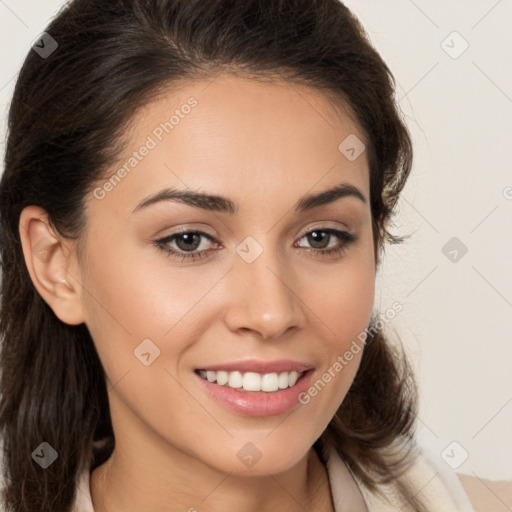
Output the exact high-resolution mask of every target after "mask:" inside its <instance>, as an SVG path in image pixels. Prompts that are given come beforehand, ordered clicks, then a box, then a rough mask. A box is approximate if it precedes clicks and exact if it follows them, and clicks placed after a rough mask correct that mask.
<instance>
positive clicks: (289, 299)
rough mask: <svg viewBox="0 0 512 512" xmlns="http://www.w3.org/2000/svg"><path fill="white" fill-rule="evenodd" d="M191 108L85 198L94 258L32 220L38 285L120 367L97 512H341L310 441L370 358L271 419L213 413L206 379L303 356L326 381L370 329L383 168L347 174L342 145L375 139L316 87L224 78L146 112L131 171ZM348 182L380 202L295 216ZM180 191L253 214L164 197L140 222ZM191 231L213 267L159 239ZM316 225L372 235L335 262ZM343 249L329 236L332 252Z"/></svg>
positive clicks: (29, 228)
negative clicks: (100, 190)
mask: <svg viewBox="0 0 512 512" xmlns="http://www.w3.org/2000/svg"><path fill="white" fill-rule="evenodd" d="M191 96H193V97H195V98H196V99H197V101H198V105H197V107H195V108H194V109H192V111H191V112H190V113H189V114H188V115H186V116H185V117H184V119H181V120H180V123H179V125H177V126H175V128H174V129H173V131H172V132H171V133H170V134H168V135H165V136H164V138H163V140H162V141H161V142H159V143H158V146H157V147H156V148H154V149H153V150H151V151H150V152H149V154H148V155H147V156H146V157H145V158H144V159H143V160H142V161H141V162H140V163H139V164H138V165H137V167H136V168H134V169H133V170H132V171H131V172H130V173H129V174H128V175H127V176H126V177H124V178H123V179H122V180H121V182H120V183H119V184H117V185H116V186H115V187H114V188H113V190H111V191H109V192H108V193H107V194H106V195H105V197H104V198H103V199H97V198H95V197H94V196H93V194H92V193H91V194H90V195H89V196H88V197H87V200H86V207H87V210H86V213H87V227H86V231H85V233H84V238H83V240H82V243H83V252H82V254H81V256H82V257H81V258H80V259H78V257H77V247H76V245H75V244H73V243H71V242H70V241H69V240H66V239H63V238H61V237H59V236H58V235H56V234H55V233H54V232H53V231H52V230H51V228H50V227H49V224H48V220H47V218H46V215H45V213H44V211H42V210H41V209H39V208H37V207H35V206H31V207H28V208H26V209H25V210H24V211H23V213H22V216H21V219H20V233H21V236H22V244H23V249H24V254H25V259H26V262H27V267H28V269H29V272H30V275H31V278H32V280H33V282H34V284H35V286H36V288H37V289H38V291H39V293H40V294H41V296H42V297H43V298H44V299H45V301H46V302H47V303H48V304H49V305H50V307H51V308H52V309H53V311H54V312H55V314H56V315H57V316H58V317H59V318H60V319H61V320H62V321H63V322H66V323H68V324H71V325H77V324H80V323H82V322H85V324H86V325H87V327H88V329H89V331H90V333H91V336H92V338H93V340H94V343H95V345H96V347H97V350H98V353H99V356H100V359H101V361H102V363H103V366H104V369H105V372H106V377H107V381H108V382H107V384H108V389H109V399H110V406H111V414H112V422H113V428H114V434H115V438H116V447H115V450H114V452H113V454H112V456H111V457H110V459H109V460H108V461H107V462H106V463H105V464H103V465H102V466H100V467H99V468H97V469H95V471H94V472H93V473H92V477H91V493H92V499H93V504H94V507H95V510H96V511H98V512H100V511H106V510H108V511H109V512H117V511H121V510H122V511H124V512H132V511H133V512H135V511H140V510H155V511H160V510H169V509H172V510H183V511H185V510H190V509H192V510H193V509H194V508H195V509H197V510H199V511H208V512H217V511H221V510H227V509H229V510H246V511H254V512H256V511H261V510H286V511H295V510H304V508H305V509H306V510H312V509H314V510H323V511H328V510H333V506H332V502H331V498H330V491H329V485H328V480H327V473H326V470H325V468H324V466H323V465H322V464H321V462H320V461H319V459H318V457H317V455H316V453H315V452H314V450H313V449H312V445H313V443H314V442H315V440H316V439H317V438H318V437H319V436H320V435H321V434H322V432H323V431H324V430H325V428H326V427H327V425H328V423H329V421H330V420H331V418H332V416H333V415H334V413H335V412H336V410H337V408H338V407H339V405H340V404H341V402H342V400H343V398H344V397H345V395H346V393H347V391H348V389H349V387H350V384H351V383H352V381H353V379H354V376H355V374H356V371H357V368H358V365H359V362H360V358H361V355H362V351H361V352H359V353H358V354H356V355H354V358H353V359H352V361H350V363H349V364H347V366H346V367H344V369H343V371H341V372H339V373H337V374H336V377H335V378H333V379H332V380H331V381H330V382H329V383H328V385H326V386H325V388H324V389H323V390H322V391H321V392H319V393H318V394H317V395H316V396H315V397H312V398H311V401H310V402H309V403H308V404H307V405H302V404H297V405H296V406H294V407H293V409H291V410H290V411H287V412H285V413H283V414H280V415H275V416H268V417H263V418H253V417H247V416H243V415H241V414H238V413H235V412H233V411H230V410H228V409H226V408H225V407H224V406H222V405H220V404H219V403H217V402H216V401H214V400H213V399H212V398H210V396H209V395H207V394H206V393H205V391H204V390H203V389H202V388H201V386H200V385H199V384H198V381H197V376H196V375H195V374H194V369H196V368H198V367H201V366H202V365H207V364H214V363H220V362H225V361H234V360H242V359H251V358H254V359H263V360H275V359H292V360H296V361H309V362H311V363H312V364H313V365H314V367H315V371H314V375H313V376H312V380H311V382H312V383H314V382H315V381H317V379H319V378H320V376H321V375H322V374H323V373H324V372H326V371H327V370H328V369H329V368H330V367H332V365H333V363H334V362H335V361H336V358H337V357H338V356H339V355H341V354H343V353H345V351H346V350H348V349H349V347H350V345H351V344H352V342H353V340H354V339H356V338H357V336H358V335H359V334H360V333H361V332H364V330H365V328H366V327H367V326H368V323H369V320H370V315H371V311H372V307H373V303H374V293H375V288H374V285H375V272H376V264H375V254H374V245H373V236H372V226H371V211H370V205H369V169H368V162H367V158H366V153H363V154H362V155H361V156H360V157H359V158H357V159H356V160H354V161H349V160H348V159H347V158H346V157H345V156H344V155H343V154H342V153H341V152H340V150H339V149H338V145H339V144H340V143H341V142H342V141H343V140H344V139H345V138H346V137H347V136H348V135H350V134H355V135H356V136H357V137H358V138H359V139H360V140H362V141H365V137H364V135H363V133H362V132H361V130H360V129H359V127H358V126H357V125H356V124H355V123H354V122H353V121H352V120H351V118H350V117H349V116H348V115H346V114H345V113H344V111H343V110H342V109H335V108H334V107H333V105H332V103H331V102H329V101H328V100H327V99H326V97H325V96H324V95H322V94H321V93H320V92H318V91H315V90H313V89H310V88H307V87H304V86H300V87H299V86H297V85H291V84H289V83H286V82H277V83H272V84H270V83H261V82H257V81H255V80H251V79H248V78H241V77H233V76H227V75H221V76H218V77H217V78H216V79H215V80H214V81H213V82H210V81H196V82H193V83H190V84H186V85H185V86H183V87H182V88H180V89H179V90H175V89H172V88H171V89H170V92H169V93H166V94H165V95H163V96H162V97H160V98H159V99H158V100H155V101H153V102H152V103H150V104H147V105H145V107H144V108H143V109H142V110H140V111H139V112H137V113H136V114H135V117H134V118H133V123H132V124H131V128H130V130H129V132H128V133H127V140H128V146H127V150H126V154H125V155H124V156H123V158H121V159H120V161H121V162H125V161H126V160H127V159H128V158H129V157H130V156H131V154H132V153H133V151H135V150H137V149H138V148H140V147H141V146H142V145H143V144H144V142H145V141H146V140H147V137H148V135H150V134H151V133H152V132H153V130H154V129H155V127H156V126H158V125H159V124H160V123H161V122H163V121H165V120H167V119H168V117H169V115H170V114H168V113H169V112H170V113H172V112H173V111H174V110H175V109H176V108H179V107H180V106H181V105H183V104H185V103H186V102H187V99H188V98H189V97H191ZM365 144H366V141H365ZM125 157H126V158H125ZM121 165H122V164H121ZM118 168H119V166H117V167H113V168H112V169H111V172H110V173H107V176H110V175H111V174H112V173H113V172H115V171H116V169H118ZM342 182H343V183H347V184H350V185H353V186H354V187H356V188H357V189H358V190H359V191H360V192H361V193H362V194H363V195H364V197H365V198H366V202H363V201H361V200H359V199H357V198H356V197H352V196H347V197H344V198H340V199H337V200H336V201H334V202H332V203H330V204H327V205H322V206H318V207H315V208H314V209H312V210H310V211H307V212H303V213H295V212H294V211H293V206H294V205H295V203H296V202H297V201H298V200H299V199H300V198H301V197H302V196H304V195H306V194H310V193H318V192H321V191H324V190H327V189H329V188H331V187H334V186H336V185H338V184H340V183H342ZM174 186H176V187H180V188H184V189H187V190H188V189H193V190H200V191H202V192H207V193H211V194H217V195H222V196H225V197H228V198H230V199H231V200H233V201H235V202H236V203H238V205H239V211H238V213H237V214H234V215H233V214H229V213H221V212H211V211H206V210H203V209H200V208H197V207H193V206H189V205H185V204H183V203H179V202H177V201H166V202H160V203H157V204H155V205H152V206H150V207H148V208H144V209H141V210H139V211H137V212H135V213H133V210H134V209H135V207H136V206H137V205H138V204H139V202H140V201H142V200H143V199H145V198H147V197H148V196H150V195H152V194H154V193H156V192H158V191H160V190H161V189H163V188H165V187H174ZM179 228H189V229H190V230H194V229H198V230H201V231H205V232H206V233H208V234H210V235H211V236H213V237H214V238H215V240H216V242H217V244H218V245H217V246H216V245H215V243H212V242H209V241H208V239H205V238H202V239H201V240H202V241H201V246H200V247H199V249H198V251H201V250H205V251H210V252H208V253H207V254H206V255H205V257H204V258H201V259H198V260H195V261H192V262H187V261H179V260H177V259H173V257H172V256H170V255H168V254H167V253H166V252H165V251H164V250H162V249H160V248H158V247H157V246H156V245H155V241H156V240H159V239H162V238H164V237H165V236H168V235H171V234H173V233H175V232H176V231H177V229H179ZM313 228H317V229H318V228H334V229H339V230H345V231H348V232H350V233H352V234H354V235H356V236H357V239H356V241H354V242H352V243H351V244H349V245H347V246H346V248H345V250H344V251H343V252H342V253H340V254H334V255H332V256H325V257H322V255H321V254H320V252H321V251H322V250H325V249H318V248H316V249H315V247H318V246H315V245H313V244H314V240H312V238H311V237H308V236H304V235H303V232H304V231H312V230H314V229H313ZM247 236H251V237H253V238H254V239H255V240H257V242H258V243H259V245H260V246H261V247H262V248H263V252H262V253H261V255H260V256H259V257H258V258H257V259H256V260H255V261H254V262H252V263H250V264H249V263H247V262H246V261H245V260H244V259H243V258H241V257H240V256H239V254H238V253H237V252H236V248H237V246H238V245H239V244H240V243H241V242H242V241H243V240H244V239H245V238H246V237H247ZM43 238H44V239H46V242H47V256H46V257H45V258H38V257H37V254H35V253H34V252H33V251H32V250H31V248H32V247H34V246H35V245H36V244H37V243H38V241H39V240H41V239H43ZM342 243H343V241H342V240H339V239H338V238H337V237H336V236H332V237H331V239H330V240H329V241H328V245H329V247H328V248H332V247H336V246H339V245H341V244H342ZM294 244H295V245H294ZM326 244H327V242H326ZM168 245H169V244H168ZM170 245H171V247H172V248H174V249H175V250H179V247H182V248H183V247H184V244H181V245H180V246H178V245H177V243H176V242H174V243H172V244H170ZM216 247H217V248H216ZM182 252H184V251H183V250H182ZM196 252H197V251H196ZM144 339H151V340H152V342H153V343H154V344H155V345H156V346H157V347H158V349H159V350H160V355H159V357H157V358H156V359H155V360H154V362H152V364H150V365H149V366H145V365H144V364H142V363H141V362H140V361H139V359H138V358H137V357H134V350H135V349H136V347H137V346H138V345H139V344H140V343H141V342H142V340H144ZM249 442H250V443H253V444H254V445H255V446H256V447H257V448H258V450H259V451H260V453H261V459H260V460H259V461H258V462H257V463H256V464H255V465H254V466H253V467H251V468H247V467H246V466H245V465H244V464H242V463H241V461H240V459H239V458H238V457H237V453H238V452H239V450H240V449H241V448H242V447H243V446H244V445H246V444H247V443H249ZM169 507H171V508H169Z"/></svg>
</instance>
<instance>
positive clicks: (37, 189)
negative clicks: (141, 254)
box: [0, 0, 421, 512]
mask: <svg viewBox="0 0 512 512" xmlns="http://www.w3.org/2000/svg"><path fill="white" fill-rule="evenodd" d="M46 31H47V32H48V33H49V34H50V35H51V37H52V38H53V39H54V40H55V41H57V43H58V48H57V49H56V50H55V51H54V52H53V53H52V54H51V55H50V56H48V57H47V58H42V57H41V56H40V55H38V53H36V52H35V51H34V50H30V52H29V54H28V55H27V57H26V59H25V62H24V64H23V67H22V69H21V72H20V75H19V78H18V80H17V83H16V87H15V91H14V96H13V99H12V103H11V107H10V111H9V120H8V140H7V146H6V156H5V171H4V173H3V176H2V179H1V183H0V220H1V225H0V237H1V240H0V241H1V253H0V254H1V265H2V278H3V279H2V283H1V286H2V288H1V312H0V315H1V316H0V335H1V341H2V346H1V353H0V365H1V380H0V387H1V389H0V391H1V407H0V434H1V436H2V441H3V463H4V478H5V479H6V483H5V489H4V490H3V499H4V502H5V506H6V507H7V509H8V510H9V511H13V512H33V511H34V510H38V511H41V512H50V511H52V512H53V511H55V510H58V511H62V512H68V511H70V509H71V506H72V503H73V501H74V499H75V496H76V491H77V478H78V476H79V475H80V472H81V471H83V470H85V469H86V468H87V469H93V468H94V467H97V466H98V465H100V464H101V463H103V462H104V461H105V460H106V459H107V458H108V457H109V456H110V454H111V452H112V449H113V447H114V442H115V441H114V436H113V431H112V424H111V418H110V412H109V403H108V395H107V389H106V381H105V376H104V371H103V368H102V365H101V362H100V360H99V358H98V354H97V352H96V350H95V347H94V344H93V341H92V339H91V336H90V334H89V331H88V329H87V327H86V326H85V325H84V324H82V325H78V326H70V325H66V324H64V323H63V322H61V321H60V320H59V319H58V318H57V317H56V316H55V314H54V313H53V311H52V310H51V308H50V307H49V306H48V305H47V304H46V302H45V301H44V300H43V299H42V298H41V296H40V295H39V294H38V293H37V291H36V289H35V287H34V286H33V283H32V281H31V279H30V276H29V273H28V271H27V267H26V265H25V261H24V257H23V254H22V250H21V244H20V236H19V219H20V213H21V211H22V210H23V208H25V207H26V206H28V205H37V206H40V207H41V208H43V209H44V210H45V211H46V212H47V213H48V216H49V220H50V222H51V225H52V227H53V228H54V229H55V230H56V232H58V233H60V234H61V235H62V236H64V237H67V238H69V239H74V240H80V234H81V233H82V232H83V229H84V226H85V225H86V218H85V211H84V198H85V196H86V195H87V194H88V193H89V192H91V190H92V188H93V187H94V183H96V182H97V181H98V180H100V179H101V178H102V177H103V176H104V174H105V172H106V171H107V170H108V169H109V168H110V166H111V165H112V164H113V163H114V162H115V161H116V157H117V156H118V155H119V152H120V150H121V149H122V145H123V135H124V134H125V133H126V129H127V126H128V124H129V123H130V121H131V119H133V113H134V112H135V111H136V110H137V108H139V107H140V106H142V105H144V104H145V103H146V102H148V101H149V100H150V99H151V98H153V97H155V95H157V94H159V93H162V92H164V91H167V92H168V91H172V90H173V89H172V87H173V85H175V84H178V83H183V82H184V81H185V82H186V81H187V80H195V79H202V78H209V77H213V76H215V75H216V74H217V73H219V72H228V73H233V74H239V75H245V76H251V77H254V78H255V79H268V78H269V77H270V78H272V77H273V78H280V79H284V80H287V81H289V82H291V83H296V84H305V85H308V86H310V87H313V88H315V89H317V90H320V91H322V92H324V93H325V95H326V96H328V97H330V98H335V99H336V100H337V102H338V103H339V104H340V105H342V106H344V107H345V108H347V109H348V111H350V112H351V113H352V114H353V116H354V119H355V120H356V121H357V123H358V125H359V126H360V128H361V130H362V131H363V133H364V134H365V136H366V141H367V148H366V150H367V157H368V162H369V166H370V200H371V212H372V218H373V233H374V242H375V250H376V254H377V251H378V253H379V254H380V251H381V250H382V249H383V246H384V243H385V242H386V241H387V242H390V243H398V242H402V241H403V238H404V237H397V236H395V235H393V234H391V232H390V230H389V226H390V221H391V218H392V215H393V213H394V212H395V206H396V203H397V201H398V197H399V194H400V192H401V190H402V189H403V187H404V185H405V182H406V180H407V177H408V175H409V172H410V169H411V165H412V148H411V140H410V136H409V133H408V130H407V128H406V126H405V124H404V122H403V119H402V115H401V112H400V111H399V109H398V106H397V104H396V103H395V100H394V86H395V83H394V78H393V75H392V73H391V72H390V70H389V69H388V67H387V66H386V64H385V63H384V62H383V60H382V59H381V57H380V56H379V54H378V53H377V52H376V51H375V49H374V48H373V47H372V46H371V44H370V42H369V39H368V37H367V35H366V33H365V31H364V30H363V28H362V26H361V25H360V23H359V22H358V20H357V18H355V17H354V16H353V15H352V14H351V12H350V11H349V10H348V9H347V8H346V7H345V6H344V5H343V4H342V3H340V2H339V1H337V0H109V1H107V2H105V1H104V0H74V1H71V2H70V3H68V4H67V5H66V6H65V7H64V8H63V9H62V10H61V12H60V13H59V14H58V16H57V17H56V18H55V19H54V20H53V21H52V22H51V24H50V25H49V26H48V27H47V29H46ZM340 142H341V141H340ZM377 257H378V255H377ZM373 323H374V321H372V325H371V326H369V327H370V330H369V335H368V338H367V344H366V347H365V350H364V352H363V356H362V361H361V365H360V368H359V371H358V373H357V375H356V378H355V380H354V382H353V384H352V386H351V388H350V390H349V392H348V394H347V396H346V398H345V399H344V401H343V403H342V405H341V407H340V408H339V410H338V411H337V413H336V415H335V416H334V418H333V419H332V421H331V422H330V424H329V426H328V428H327V429H326V431H325V432H324V433H323V435H322V436H321V437H320V438H319V439H318V440H317V442H316V443H315V448H317V449H319V453H324V452H323V450H322V448H324V449H325V446H326V445H327V443H328V442H332V443H334V446H335V447H336V449H337V451H338V453H339V454H340V455H341V456H342V457H343V458H344V460H345V461H346V463H347V464H348V466H349V467H350V468H351V470H352V471H353V472H354V474H355V475H357V476H358V477H359V478H360V479H361V480H362V481H363V482H364V484H365V485H367V486H368V487H369V488H372V489H378V488H379V486H380V482H381V481H389V480H392V479H397V478H398V477H399V476H400V475H401V473H402V471H403V470H404V469H405V468H406V467H407V464H408V460H409V459H410V455H411V453H412V452H411V453H409V448H406V450H405V451H402V452H400V453H398V452H396V453H395V454H394V455H392V454H391V452H390V448H392V447H393V446H395V445H396V442H397V441H400V440H405V441H412V440H413V426H414V418H415V411H416V388H415V386H414V382H413V380H412V377H411V373H410V371H409V365H408V364H407V360H406V358H405V356H403V353H402V351H401V350H398V349H396V348H392V346H391V345H390V344H389V341H388V340H387V339H386V337H385V336H384V334H383V333H382V332H381V330H379V329H375V328H374V325H373ZM105 437H109V438H110V440H111V441H110V442H109V443H107V444H106V445H105V446H104V447H103V449H102V450H98V451H96V452H95V454H94V458H92V456H91V453H92V443H93V442H94V441H96V440H98V439H102V438H105ZM42 441H46V442H48V443H49V444H50V445H51V446H52V447H55V448H56V450H57V451H58V454H59V457H58V460H57V462H56V463H53V464H52V465H51V466H50V467H48V468H47V469H45V470H42V469H41V467H40V466H39V465H38V464H36V463H35V462H34V461H33V460H32V458H31V453H32V452H33V450H34V449H35V448H36V447H38V446H39V445H40V443H41V442H42ZM402 444H403V445H404V446H406V447H407V446H412V445H413V443H412V442H408V443H402ZM388 452H389V453H388ZM400 485H401V484H400ZM401 488H402V491H403V494H404V497H405V498H406V499H407V500H409V501H411V503H413V508H414V510H420V509H421V504H420V503H416V501H415V499H414V497H413V492H412V491H411V490H410V489H407V487H406V486H404V485H402V487H401Z"/></svg>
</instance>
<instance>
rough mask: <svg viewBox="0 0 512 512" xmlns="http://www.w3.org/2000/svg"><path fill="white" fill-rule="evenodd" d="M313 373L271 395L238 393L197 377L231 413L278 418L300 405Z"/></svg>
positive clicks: (261, 392)
mask: <svg viewBox="0 0 512 512" xmlns="http://www.w3.org/2000/svg"><path fill="white" fill-rule="evenodd" d="M312 373H313V370H307V371H306V372H304V373H303V374H302V376H301V378H300V379H299V380H298V381H297V382H296V384H295V385H294V386H292V387H291V388H286V389H281V390H279V391H273V392H271V393H267V392H265V391H238V390H237V389H233V388H230V387H228V386H219V385H218V384H215V383H213V382H210V381H208V380H206V379H203V378H201V377H200V376H199V375H197V374H195V375H196V377H197V378H198V379H199V381H200V384H201V385H202V386H203V388H204V389H205V390H206V392H207V393H208V394H209V395H210V396H211V397H213V398H214V399H215V400H217V401H218V402H220V403H221V404H222V405H224V406H225V407H227V408H228V409H230V410H231V411H234V412H236V413H238V414H243V415H244V416H253V417H264V416H277V415H278V414H282V413H284V412H286V411H288V410H289V409H291V408H292V407H295V406H296V405H297V404H299V403H300V402H299V395H300V394H301V393H303V392H304V391H306V389H307V388H308V386H309V381H310V380H311V374H312ZM240 389H241V388H240Z"/></svg>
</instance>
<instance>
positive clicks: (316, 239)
mask: <svg viewBox="0 0 512 512" xmlns="http://www.w3.org/2000/svg"><path fill="white" fill-rule="evenodd" d="M319 233H321V234H320V235H319ZM328 236H329V235H328V234H327V233H326V232H325V231H312V232H311V233H310V237H311V238H312V239H313V243H312V245H313V247H315V245H314V244H315V243H320V245H321V246H322V247H325V244H322V240H323V239H325V240H326V239H327V237H328ZM325 240H324V241H325Z"/></svg>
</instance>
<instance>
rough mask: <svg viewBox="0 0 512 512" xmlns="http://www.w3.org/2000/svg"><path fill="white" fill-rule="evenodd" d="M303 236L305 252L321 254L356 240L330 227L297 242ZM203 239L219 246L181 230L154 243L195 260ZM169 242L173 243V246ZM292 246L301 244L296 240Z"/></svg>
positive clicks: (199, 234)
mask: <svg viewBox="0 0 512 512" xmlns="http://www.w3.org/2000/svg"><path fill="white" fill-rule="evenodd" d="M333 237H334V238H337V239H338V244H336V245H335V246H333V245H332V244H330V242H331V240H332V238H333ZM304 238H306V239H307V240H308V243H310V244H312V247H310V248H307V252H313V253H315V254H317V255H321V256H328V255H335V254H338V253H341V252H342V251H344V250H345V249H346V248H347V247H348V246H349V245H350V244H351V243H353V242H354V241H356V240H357V237H356V235H353V234H351V233H349V232H347V231H340V230H338V229H332V228H325V229H313V230H310V231H307V232H305V233H303V235H302V236H301V238H300V239H299V242H300V240H302V239H304ZM203 239H206V240H207V241H209V242H213V243H214V245H216V246H217V248H218V247H219V244H218V243H217V241H216V240H215V239H214V238H213V237H212V236H210V235H209V234H207V233H204V232H202V231H182V232H179V233H174V234H172V235H169V236H168V237H166V238H163V239H161V240H157V241H156V245H157V246H158V247H159V248H160V249H162V250H164V251H166V252H167V253H168V254H169V255H170V256H172V257H173V258H176V259H178V260H185V259H189V260H196V259H199V258H203V257H205V256H206V255H207V253H208V252H209V251H208V250H207V249H205V248H204V247H202V246H203V243H202V240H203ZM171 244H174V247H173V246H172V245H171ZM206 245H208V244H206ZM294 247H303V246H302V245H301V244H299V243H298V242H296V243H295V244H294Z"/></svg>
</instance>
